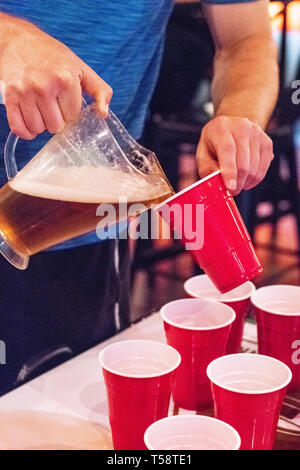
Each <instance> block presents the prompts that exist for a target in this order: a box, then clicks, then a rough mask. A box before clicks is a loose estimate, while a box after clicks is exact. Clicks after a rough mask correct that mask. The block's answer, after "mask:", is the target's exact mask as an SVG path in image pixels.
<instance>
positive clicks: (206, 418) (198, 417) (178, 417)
mask: <svg viewBox="0 0 300 470" xmlns="http://www.w3.org/2000/svg"><path fill="white" fill-rule="evenodd" d="M181 419H188V420H196V421H200V420H201V421H214V422H218V423H221V424H222V425H223V426H224V427H225V428H227V429H229V430H230V431H232V433H233V434H234V436H235V438H236V444H235V448H234V449H232V450H239V448H240V447H241V437H240V435H239V433H238V432H237V430H236V429H235V428H234V427H232V426H231V425H230V424H228V423H225V421H222V420H220V419H217V418H213V417H212V416H205V415H176V416H167V417H165V418H161V419H159V420H157V421H154V423H152V424H150V426H149V427H148V428H147V429H146V431H145V434H144V442H145V445H146V447H147V448H148V449H149V450H159V449H156V448H155V447H154V446H152V445H151V443H149V434H150V432H151V431H153V429H154V428H156V427H158V426H159V425H160V424H161V423H162V422H165V421H172V420H173V421H174V420H175V421H176V420H177V421H178V420H181Z"/></svg>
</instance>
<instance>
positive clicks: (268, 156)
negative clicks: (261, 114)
mask: <svg viewBox="0 0 300 470" xmlns="http://www.w3.org/2000/svg"><path fill="white" fill-rule="evenodd" d="M273 158H274V153H273V142H272V140H271V139H270V138H269V137H268V136H267V135H264V138H263V139H262V140H261V142H260V166H259V170H258V172H257V175H256V179H257V181H258V182H260V181H262V180H263V179H264V177H265V176H266V174H267V171H268V169H269V166H270V164H271V162H272V160H273Z"/></svg>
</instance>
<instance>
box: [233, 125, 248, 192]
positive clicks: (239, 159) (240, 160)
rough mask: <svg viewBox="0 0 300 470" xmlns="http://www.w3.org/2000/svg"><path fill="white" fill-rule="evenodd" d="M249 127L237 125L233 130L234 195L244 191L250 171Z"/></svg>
mask: <svg viewBox="0 0 300 470" xmlns="http://www.w3.org/2000/svg"><path fill="white" fill-rule="evenodd" d="M249 137H250V127H249V126H247V124H246V125H239V126H238V127H237V129H236V130H235V135H234V140H235V145H236V166H237V180H236V191H235V195H236V194H239V193H240V192H241V190H242V189H244V186H245V183H246V181H247V178H248V175H249V171H250V138H249Z"/></svg>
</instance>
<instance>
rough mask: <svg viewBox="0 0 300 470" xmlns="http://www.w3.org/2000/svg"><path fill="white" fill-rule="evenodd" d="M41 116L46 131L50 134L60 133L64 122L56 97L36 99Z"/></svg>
mask: <svg viewBox="0 0 300 470" xmlns="http://www.w3.org/2000/svg"><path fill="white" fill-rule="evenodd" d="M37 105H38V107H39V110H40V113H41V116H42V118H43V121H44V123H45V126H46V129H47V131H48V132H50V133H51V134H57V133H58V132H61V131H62V130H63V128H64V127H65V121H64V118H63V116H62V113H61V110H60V106H59V103H58V100H57V98H56V97H53V96H52V97H51V96H45V97H43V98H40V99H38V101H37Z"/></svg>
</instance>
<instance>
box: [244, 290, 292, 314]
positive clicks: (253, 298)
mask: <svg viewBox="0 0 300 470" xmlns="http://www.w3.org/2000/svg"><path fill="white" fill-rule="evenodd" d="M281 288H284V289H285V290H290V291H293V290H296V291H297V292H298V293H299V294H300V286H292V285H289V284H274V285H272V286H264V287H260V288H259V289H257V290H256V292H254V293H253V294H252V296H251V303H252V305H253V306H254V307H256V308H258V309H260V310H263V311H265V312H268V313H272V314H274V315H282V316H285V317H288V316H290V317H297V316H299V315H300V306H299V312H290V313H289V312H279V311H276V309H272V308H265V307H264V305H263V303H261V302H260V301H257V297H260V296H261V295H263V293H264V292H266V291H267V290H269V291H271V290H273V289H275V290H276V289H281ZM277 298H278V300H280V297H279V295H278V297H277ZM291 298H293V297H292V293H291Z"/></svg>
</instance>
